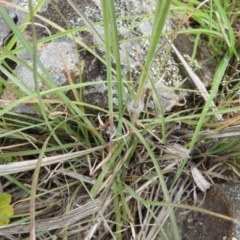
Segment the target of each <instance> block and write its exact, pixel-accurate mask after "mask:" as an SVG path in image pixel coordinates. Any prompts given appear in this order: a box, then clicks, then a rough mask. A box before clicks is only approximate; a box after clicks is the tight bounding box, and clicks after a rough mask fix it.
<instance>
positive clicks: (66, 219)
mask: <svg viewBox="0 0 240 240" xmlns="http://www.w3.org/2000/svg"><path fill="white" fill-rule="evenodd" d="M100 208H101V200H100V199H96V200H93V201H90V202H88V203H87V204H85V205H83V206H81V207H79V208H77V209H74V210H72V211H69V212H67V213H65V214H63V215H61V216H56V217H53V218H47V219H42V220H38V221H36V232H39V231H49V230H53V229H58V228H61V229H62V228H64V227H67V226H71V225H73V224H74V223H76V222H80V221H81V220H84V219H85V218H87V217H90V216H92V215H93V214H95V213H97V212H98V211H99V210H100ZM29 228H30V224H29V223H20V224H16V225H15V224H12V225H11V224H10V225H8V226H5V227H0V235H5V234H21V233H29Z"/></svg>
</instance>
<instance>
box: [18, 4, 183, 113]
mask: <svg viewBox="0 0 240 240" xmlns="http://www.w3.org/2000/svg"><path fill="white" fill-rule="evenodd" d="M18 1H20V0H18ZM21 2H22V3H23V4H24V3H25V2H26V1H21ZM54 2H55V4H56V6H58V8H59V10H60V12H61V13H62V14H63V15H64V17H65V18H66V21H67V22H68V24H69V26H70V27H71V28H74V27H77V26H81V25H85V24H86V23H85V22H84V20H83V18H82V17H80V16H79V14H78V13H76V11H75V10H74V9H73V8H72V7H70V6H69V4H68V3H67V2H66V1H64V0H55V1H54ZM74 2H75V4H76V5H77V7H78V8H79V9H80V10H81V11H82V12H84V14H85V15H86V16H87V18H88V19H89V20H90V21H91V22H93V23H94V22H99V21H101V20H102V14H101V9H100V1H97V0H95V1H93V0H92V1H83V0H76V1H74ZM114 4H115V9H116V17H117V18H119V20H118V22H117V24H118V29H119V38H120V39H121V42H120V46H119V47H120V55H121V64H122V74H123V79H124V81H125V83H126V86H125V88H124V93H123V94H124V99H125V100H126V101H125V104H126V105H128V104H129V103H130V102H131V101H132V99H131V98H130V94H129V91H134V90H135V85H136V84H131V85H130V84H128V82H136V81H138V79H139V76H140V74H141V72H142V66H143V65H144V62H145V58H146V55H147V51H148V48H149V39H148V37H149V36H150V35H151V29H152V25H153V19H152V18H149V17H148V16H146V17H145V18H142V19H141V18H136V17H131V16H136V15H139V14H146V13H151V11H152V10H153V9H154V7H155V4H156V1H148V2H145V1H141V0H136V1H133V0H129V1H124V0H117V1H115V2H114ZM25 6H26V4H25ZM41 15H43V16H44V17H46V18H48V19H49V20H52V21H53V22H55V23H56V24H57V25H59V26H61V27H64V28H66V27H67V26H66V22H65V20H64V21H63V19H62V18H61V16H59V13H58V12H56V10H55V9H54V7H53V6H52V5H51V4H49V5H48V7H47V8H44V9H43V10H42V11H41ZM126 16H130V18H129V17H128V18H126V19H123V18H125V17H126ZM22 18H23V17H22V16H21V19H22ZM120 19H122V20H120ZM20 22H21V20H20ZM40 23H41V22H40ZM44 24H45V23H44ZM45 25H46V24H45ZM69 26H68V27H69ZM133 26H134V27H133ZM46 27H47V28H49V30H50V31H51V32H52V34H54V33H55V32H56V29H53V28H52V27H51V26H48V25H46ZM96 30H97V31H98V35H96V34H95V33H92V32H89V31H83V32H80V33H77V34H76V36H75V37H76V38H81V40H82V41H83V42H85V43H86V44H87V45H89V46H91V45H93V44H96V45H98V46H99V47H98V49H97V53H98V54H99V55H100V56H101V57H103V58H104V56H105V51H104V47H103V42H102V39H103V37H104V36H103V34H104V30H103V27H102V26H100V25H97V26H96ZM168 30H171V22H170V20H168V21H167V23H166V25H165V29H164V31H168ZM26 35H31V32H29V31H28V30H26ZM45 36H46V32H44V29H43V28H41V29H40V31H38V38H43V37H45ZM99 36H100V37H99ZM141 36H146V37H147V38H144V39H140V40H131V39H134V38H135V39H136V38H138V37H140V38H141ZM59 41H60V42H61V44H60V43H59ZM59 41H57V42H55V43H45V44H44V45H43V46H40V48H41V49H39V52H38V56H39V59H40V61H41V62H43V64H44V66H45V68H46V70H47V71H48V72H51V74H50V75H51V78H52V80H53V81H54V84H55V85H57V86H60V85H63V84H67V82H68V79H67V78H66V76H65V70H66V69H65V68H64V66H63V62H62V58H61V57H60V55H58V54H56V53H57V52H61V51H63V52H62V55H63V56H64V58H65V56H66V58H67V60H66V61H67V66H68V65H69V66H68V68H69V69H70V70H71V71H72V70H73V71H74V69H73V68H74V67H73V66H74V65H77V62H78V61H79V58H80V59H81V61H84V62H85V66H86V67H85V68H84V72H83V81H97V80H106V73H105V66H104V65H103V64H102V63H100V62H99V61H98V60H96V59H95V57H93V56H91V54H89V53H83V52H81V53H80V55H79V58H78V57H77V55H78V54H77V51H76V49H75V48H74V46H73V45H74V44H73V43H72V45H71V44H70V43H69V42H70V40H67V42H66V43H64V41H65V40H62V39H60V40H59ZM64 44H66V49H68V50H67V51H65V47H62V46H63V45H64ZM55 45H58V47H57V48H59V51H56V48H55V47H54V46H55ZM168 47H169V46H168V44H167V43H166V41H164V40H161V41H160V42H159V49H158V51H157V53H156V56H155V58H154V61H153V63H152V66H151V69H150V70H149V79H148V82H147V84H146V86H145V92H146V93H147V94H146V96H145V99H146V100H145V106H147V108H150V109H152V110H154V109H155V108H156V102H160V104H162V107H163V109H164V111H170V110H171V109H172V107H173V106H175V105H177V104H178V102H179V101H180V100H181V98H182V96H181V95H179V94H176V93H175V92H174V90H173V88H174V87H175V86H176V85H177V84H179V82H180V81H181V75H180V74H179V70H178V66H177V64H176V62H175V60H174V58H173V56H172V55H171V54H170V51H169V54H166V55H165V53H166V52H167V50H168ZM67 52H68V53H67ZM18 56H19V57H20V58H21V59H23V60H24V61H26V62H27V63H28V65H29V66H31V65H32V62H31V59H30V58H29V56H27V55H26V53H24V52H22V53H20V54H19V55H18ZM89 59H90V60H89ZM163 61H164V64H163V66H161V65H162V63H163ZM54 65H56V66H54ZM50 70H51V71H50ZM15 73H16V75H17V76H19V79H21V81H22V82H23V83H25V85H26V86H27V87H28V88H29V89H30V90H32V91H33V90H34V88H35V86H34V80H33V77H32V73H31V72H30V71H29V70H27V69H26V68H25V67H23V66H17V68H16V71H15ZM38 73H39V74H40V75H42V74H43V72H42V70H41V69H40V68H38ZM75 73H76V71H75ZM129 76H131V78H130V77H129ZM39 86H40V87H41V86H42V82H41V80H40V79H39ZM103 89H105V90H104V92H103ZM116 92H117V91H116V86H115V87H114V93H115V95H114V96H113V101H114V103H115V107H116V108H117V103H118V99H117V94H116ZM83 93H84V101H86V102H87V103H91V104H92V103H94V104H96V105H97V106H100V107H103V108H107V89H106V86H104V84H102V85H101V86H100V85H97V86H94V87H91V88H90V87H88V88H86V89H84V91H83ZM143 109H144V108H143Z"/></svg>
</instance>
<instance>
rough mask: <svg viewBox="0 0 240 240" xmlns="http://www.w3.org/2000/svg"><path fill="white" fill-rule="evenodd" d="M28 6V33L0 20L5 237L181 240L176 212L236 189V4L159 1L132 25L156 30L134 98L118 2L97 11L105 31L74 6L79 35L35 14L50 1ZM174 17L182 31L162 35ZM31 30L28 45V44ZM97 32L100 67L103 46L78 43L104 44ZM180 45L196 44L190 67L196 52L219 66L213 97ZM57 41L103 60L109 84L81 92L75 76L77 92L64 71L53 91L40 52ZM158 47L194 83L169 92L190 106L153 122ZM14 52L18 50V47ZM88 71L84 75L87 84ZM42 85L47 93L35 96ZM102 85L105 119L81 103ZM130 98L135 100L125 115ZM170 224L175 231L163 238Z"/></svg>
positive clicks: (159, 112) (0, 11) (0, 181)
mask: <svg viewBox="0 0 240 240" xmlns="http://www.w3.org/2000/svg"><path fill="white" fill-rule="evenodd" d="M29 2H30V4H29V10H28V11H27V12H28V14H27V15H26V19H25V22H24V23H23V24H22V25H21V26H17V25H16V24H15V23H14V22H13V21H12V19H11V17H10V16H9V15H8V14H7V12H6V11H5V9H4V8H3V6H5V5H11V6H13V7H15V8H17V9H20V10H21V11H26V9H24V8H21V7H19V6H15V5H14V4H12V3H6V2H5V1H0V3H1V4H0V15H1V16H2V17H3V19H4V20H5V21H6V22H7V23H8V24H9V27H10V29H11V30H12V32H13V33H14V36H13V37H11V40H10V41H9V42H8V43H7V44H6V45H5V46H2V47H1V56H0V62H1V64H0V72H1V74H3V75H1V77H0V83H1V86H2V90H1V91H2V94H3V91H6V90H7V91H8V94H9V96H13V97H12V98H10V99H7V100H6V99H3V98H1V99H0V105H1V109H0V164H1V165H0V176H1V178H0V187H1V188H0V190H1V192H4V193H9V194H11V197H12V206H13V208H14V215H13V216H12V217H11V220H10V224H9V225H7V226H2V227H0V235H2V236H4V237H5V238H6V239H29V237H30V239H86V240H87V239H102V240H104V239H118V240H120V239H145V240H152V239H176V240H178V239H181V236H180V232H179V229H178V225H177V219H176V216H175V210H176V209H177V208H184V209H195V211H202V212H204V211H205V210H203V209H201V208H197V207H193V206H190V205H187V203H189V202H191V201H194V196H196V194H197V193H198V192H200V191H203V192H205V191H206V190H207V189H208V188H209V187H210V186H211V185H213V184H214V183H221V182H225V181H228V182H230V183H233V182H239V164H240V158H239V156H240V155H239V154H240V153H239V149H240V144H239V138H240V136H239V132H240V131H239V112H240V107H239V99H238V98H239V96H238V94H239V93H238V92H239V81H238V80H239V72H240V69H239V47H240V46H239V41H238V40H239V32H238V28H237V26H238V24H239V23H238V16H239V11H240V6H239V3H238V1H230V0H225V1H218V0H215V1H203V2H201V3H200V2H198V1H194V0H189V1H187V2H188V3H186V1H178V0H172V1H157V5H156V10H155V12H156V13H162V14H154V13H149V14H147V15H146V14H145V15H141V16H134V17H136V18H143V19H144V18H145V17H147V18H149V19H152V20H153V21H154V25H153V31H152V35H151V36H139V38H140V39H141V38H142V39H146V38H147V39H149V50H148V54H147V55H146V59H145V62H144V63H141V64H140V65H141V66H140V68H141V74H140V75H139V78H138V80H137V81H136V82H135V83H134V86H133V79H131V73H129V75H128V76H126V75H124V73H123V71H122V65H121V64H122V63H121V54H120V52H119V40H118V39H119V36H118V27H117V22H118V21H119V19H117V17H116V16H115V6H114V1H101V10H102V16H103V20H102V21H101V22H98V23H92V22H91V21H89V19H87V18H86V16H85V15H84V13H82V12H81V10H80V9H79V8H78V6H76V4H75V3H74V1H71V0H69V1H66V5H68V6H69V7H71V8H73V9H74V11H75V13H76V14H77V15H79V17H81V18H83V19H84V21H85V24H84V25H83V26H78V27H76V28H67V27H66V28H63V27H62V26H59V25H57V24H56V23H55V22H52V21H50V20H49V19H47V18H44V17H43V16H41V14H38V13H37V12H38V10H39V9H40V7H41V5H43V4H44V0H40V1H39V2H38V4H37V5H36V6H35V7H34V8H33V6H32V4H31V1H29ZM2 3H3V4H2ZM52 4H53V3H52ZM53 7H55V8H56V9H57V7H58V6H57V5H54V4H53ZM33 16H34V18H33ZM60 16H61V18H62V19H63V21H64V20H66V19H64V16H62V15H60ZM174 16H175V17H176V16H178V17H177V18H178V25H177V28H176V29H175V30H173V31H171V32H163V31H162V30H163V27H164V24H165V22H166V21H167V18H168V17H170V18H171V17H172V18H173V19H174V18H175V17H174ZM130 17H132V16H126V18H130ZM36 19H38V20H39V19H40V20H41V21H42V22H43V25H44V24H45V25H46V26H48V28H49V29H50V28H51V31H50V30H49V31H50V32H48V33H49V34H48V36H46V37H45V38H43V39H38V38H37V32H36V25H35V21H36ZM27 26H30V27H31V32H32V38H33V39H32V41H28V40H27V39H26V38H25V36H24V29H25V28H26V27H27ZM98 26H102V27H103V29H104V32H105V34H104V39H102V41H103V43H102V46H100V47H101V48H102V47H103V48H104V55H103V54H99V52H98V51H97V50H96V49H97V47H99V46H95V45H87V44H86V43H85V42H84V41H82V40H81V38H76V37H75V34H76V33H77V32H81V33H82V32H84V31H85V32H86V31H89V32H94V33H95V34H97V29H98ZM53 29H55V31H53ZM52 32H53V33H52ZM178 35H187V36H188V35H189V36H190V35H193V36H194V37H195V40H194V41H195V42H194V49H195V50H194V51H193V56H189V57H190V58H192V59H194V54H196V51H197V50H196V49H197V47H198V45H199V44H201V43H202V42H203V41H205V42H206V41H207V42H208V47H209V48H210V49H211V54H212V56H215V57H216V59H217V62H218V64H217V65H216V67H215V68H214V69H213V78H212V79H211V84H210V85H209V86H205V85H204V84H203V81H202V78H201V76H199V75H198V74H196V71H194V70H195V69H194V67H193V65H192V64H191V62H189V61H186V57H185V56H183V54H181V53H180V52H179V51H178V49H177V47H176V46H175V44H174V41H175V40H176V39H177V36H178ZM62 36H65V37H69V38H71V39H73V40H74V41H75V44H76V46H77V47H78V49H81V50H82V51H83V50H84V51H86V52H89V53H90V54H91V55H93V56H94V57H95V58H96V59H98V61H99V62H101V64H103V65H104V67H105V74H106V75H105V76H106V79H101V80H98V81H96V82H91V81H84V78H83V75H84V74H82V75H81V74H80V77H79V79H77V82H76V81H75V80H74V79H72V78H73V76H72V75H71V73H70V71H69V69H68V67H67V66H66V65H65V73H66V76H67V79H68V82H69V84H67V85H64V86H56V85H54V83H53V81H51V76H50V75H49V73H48V72H47V71H46V69H45V68H44V65H43V63H41V62H40V61H39V59H38V56H37V54H36V53H37V47H38V45H39V44H41V43H44V42H48V41H54V40H57V39H59V38H60V37H62ZM100 37H101V35H100ZM161 38H165V39H166V42H167V43H168V45H169V53H167V54H170V53H171V52H173V54H175V56H176V58H177V59H178V61H179V63H180V64H181V65H182V66H183V67H184V69H185V71H186V72H187V78H186V79H183V81H182V82H181V83H180V84H179V85H178V86H177V87H176V86H175V87H174V90H175V91H176V92H184V94H185V93H187V95H185V96H186V97H185V101H184V102H181V103H178V104H175V105H174V107H173V108H172V110H171V111H170V112H164V109H163V107H162V103H161V101H159V100H157V101H156V102H155V107H156V109H155V110H151V109H149V108H148V107H147V105H146V102H145V95H146V94H147V91H146V89H145V86H146V82H147V81H148V80H149V79H148V78H149V71H150V70H149V69H151V64H152V62H153V59H154V56H155V54H156V53H157V51H158V47H159V45H158V42H159V39H161ZM16 41H17V42H18V43H20V44H19V45H17V47H14V46H15V44H16ZM125 41H129V42H131V41H132V39H127V40H125ZM23 50H24V51H26V52H27V53H28V54H29V55H30V56H31V57H32V65H29V64H28V63H27V62H24V61H23V60H22V59H20V58H19V57H18V55H17V54H18V53H19V52H21V51H23ZM7 59H11V60H12V61H14V62H15V63H17V64H18V65H23V66H25V67H26V68H28V69H29V70H30V71H32V73H33V76H34V79H35V91H31V89H29V87H28V86H26V85H25V84H23V83H21V81H19V79H18V76H17V75H15V73H14V71H12V70H11V68H10V67H9V66H8V64H7V61H6V60H7ZM206 60H207V59H206ZM63 62H64V59H63ZM82 64H83V63H82ZM162 64H164V63H162ZM83 68H84V67H83V65H81V64H79V69H80V70H79V71H80V73H82V71H83ZM38 69H41V71H42V73H43V74H42V75H41V76H39V73H38ZM162 71H164V69H162ZM161 74H163V73H162V72H161V71H160V72H159V76H158V77H159V78H160V77H161ZM3 76H4V77H3ZM129 76H130V77H129ZM39 77H41V80H42V81H43V82H44V84H45V86H46V87H45V88H44V89H42V88H40V87H39V86H38V78H39ZM187 82H190V83H191V87H190V85H189V84H186V83H187ZM101 84H106V86H107V104H108V107H107V108H102V107H100V106H96V105H94V104H91V103H86V102H84V101H83V91H84V89H88V87H91V86H100V85H101ZM14 86H17V87H14ZM115 86H117V92H116V93H113V89H114V88H115ZM192 86H194V87H192ZM125 88H128V89H130V91H129V92H128V93H129V94H130V95H131V96H127V97H128V98H129V99H132V101H129V103H128V105H129V106H126V102H125V98H126V96H125V95H124V94H125ZM154 91H156V89H155V90H154V87H153V91H151V92H150V93H149V94H150V96H149V98H152V99H156V98H154V97H153V96H151V94H152V95H154ZM69 93H71V94H70V95H71V96H72V97H71V98H70V97H69ZM10 94H12V95H10ZM114 94H117V99H118V107H117V108H116V105H115V102H114V101H113V99H114V97H113V96H114ZM48 96H54V97H53V98H52V97H51V98H49V97H48ZM23 104H28V105H30V106H31V107H32V108H33V109H34V111H35V112H34V114H30V115H29V114H21V113H18V112H16V111H15V109H16V108H17V107H18V106H21V105H23ZM129 109H130V111H129ZM205 213H206V211H205ZM207 213H208V214H214V213H211V212H207ZM218 217H222V218H224V216H220V215H218ZM228 220H229V219H228ZM235 222H237V220H236V221H235ZM169 223H170V230H169V229H166V226H167V225H168V226H169ZM237 223H238V222H237ZM169 232H171V233H169Z"/></svg>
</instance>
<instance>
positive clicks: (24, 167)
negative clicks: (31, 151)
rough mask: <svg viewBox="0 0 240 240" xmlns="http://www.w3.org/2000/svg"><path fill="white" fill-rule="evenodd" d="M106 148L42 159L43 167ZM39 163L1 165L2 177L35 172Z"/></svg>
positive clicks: (34, 160) (34, 161) (24, 162)
mask: <svg viewBox="0 0 240 240" xmlns="http://www.w3.org/2000/svg"><path fill="white" fill-rule="evenodd" d="M105 147H106V145H105V146H98V147H94V148H90V149H87V150H82V151H77V152H72V153H65V154H61V155H57V156H52V157H45V158H43V159H42V162H41V167H44V166H47V165H51V164H54V163H60V162H64V161H67V160H71V159H74V158H76V157H81V156H84V155H87V154H90V153H93V152H95V151H98V150H102V149H104V148H105ZM37 162H38V159H33V160H28V161H23V162H14V163H8V164H5V165H0V176H5V175H9V174H13V173H19V172H24V171H28V170H33V169H35V168H36V165H37Z"/></svg>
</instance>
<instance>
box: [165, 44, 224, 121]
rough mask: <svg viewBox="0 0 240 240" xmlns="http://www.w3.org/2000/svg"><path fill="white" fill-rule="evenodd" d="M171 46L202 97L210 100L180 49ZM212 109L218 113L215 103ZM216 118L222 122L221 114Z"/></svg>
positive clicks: (212, 104) (212, 103)
mask: <svg viewBox="0 0 240 240" xmlns="http://www.w3.org/2000/svg"><path fill="white" fill-rule="evenodd" d="M170 44H171V46H172V49H173V51H174V52H175V54H176V55H177V57H178V58H179V60H180V61H181V63H182V64H183V66H184V68H185V69H186V71H187V73H188V74H189V76H190V77H191V79H192V81H193V82H194V84H195V85H196V87H197V89H198V90H199V91H200V93H201V95H202V97H203V98H204V100H205V101H206V102H207V101H208V98H209V93H208V91H207V89H206V88H205V86H204V85H203V83H202V81H201V80H200V78H199V77H198V76H197V74H196V73H195V72H193V70H192V69H191V67H190V66H189V64H188V63H187V62H186V61H185V59H184V57H183V56H182V55H181V53H180V52H179V51H178V49H177V48H176V47H175V46H174V44H173V43H170ZM211 107H212V109H213V111H217V107H216V105H215V103H214V102H213V101H212V102H211ZM215 118H216V119H217V120H218V121H222V116H221V114H219V113H216V114H215Z"/></svg>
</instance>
